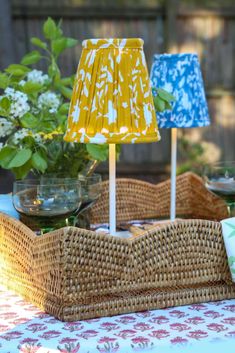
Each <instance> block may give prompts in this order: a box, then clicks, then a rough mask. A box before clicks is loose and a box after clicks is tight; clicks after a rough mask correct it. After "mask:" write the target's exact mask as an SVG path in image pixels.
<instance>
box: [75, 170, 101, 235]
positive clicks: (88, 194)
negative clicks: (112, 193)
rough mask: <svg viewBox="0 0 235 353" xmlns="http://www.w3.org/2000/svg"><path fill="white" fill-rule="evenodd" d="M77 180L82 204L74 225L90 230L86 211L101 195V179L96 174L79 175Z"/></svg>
mask: <svg viewBox="0 0 235 353" xmlns="http://www.w3.org/2000/svg"><path fill="white" fill-rule="evenodd" d="M78 180H79V181H80V183H81V188H82V202H81V205H80V208H79V210H78V212H77V213H76V217H77V220H76V222H75V225H76V226H78V227H81V228H86V229H90V221H89V217H88V212H87V211H88V210H89V209H90V208H91V206H92V205H93V204H94V202H95V201H96V200H97V199H98V197H99V196H100V194H101V190H102V184H101V181H102V178H101V175H100V174H97V173H94V174H92V175H90V176H86V175H83V174H79V175H78Z"/></svg>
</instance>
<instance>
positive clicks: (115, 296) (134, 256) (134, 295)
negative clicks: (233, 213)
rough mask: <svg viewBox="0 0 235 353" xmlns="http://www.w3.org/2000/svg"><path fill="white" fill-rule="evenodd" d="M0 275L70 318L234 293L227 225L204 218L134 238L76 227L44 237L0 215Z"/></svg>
mask: <svg viewBox="0 0 235 353" xmlns="http://www.w3.org/2000/svg"><path fill="white" fill-rule="evenodd" d="M0 273H1V277H0V278H1V282H3V283H4V284H5V285H6V284H7V285H8V287H9V288H10V289H13V290H15V291H16V292H17V293H19V294H21V295H22V296H23V297H25V298H26V299H28V300H30V301H31V302H32V303H34V304H36V305H37V306H39V307H40V308H42V309H43V310H45V311H46V312H48V313H50V314H52V315H54V316H55V317H57V318H59V319H61V320H64V321H73V320H81V319H89V318H94V317H100V316H110V315H117V314H121V313H128V312H134V311H142V310H149V309H154V308H163V307H168V306H175V305H184V304H190V303H197V302H204V301H211V300H213V301H214V300H221V299H225V298H234V297H235V285H233V284H232V282H231V279H230V272H229V268H228V265H227V257H226V252H225V249H224V244H223V239H222V234H221V226H220V223H217V222H212V221H205V220H183V221H179V222H174V223H170V224H169V225H167V226H164V227H162V228H159V227H157V228H154V229H151V230H149V231H146V233H144V234H142V235H141V236H137V237H133V238H130V239H121V238H118V237H112V236H107V235H105V234H101V233H95V232H92V231H87V230H84V229H79V228H74V227H67V228H62V229H59V230H57V231H54V232H51V233H47V234H45V235H43V236H40V237H37V236H36V235H35V234H34V233H33V232H32V231H31V230H30V229H28V228H27V227H26V226H25V225H23V224H22V223H21V222H19V221H17V220H15V219H13V218H11V217H8V216H6V215H5V214H0Z"/></svg>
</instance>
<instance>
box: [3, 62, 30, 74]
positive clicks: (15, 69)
mask: <svg viewBox="0 0 235 353" xmlns="http://www.w3.org/2000/svg"><path fill="white" fill-rule="evenodd" d="M5 71H6V72H8V73H9V74H11V75H13V76H23V75H25V74H26V73H27V72H29V71H30V69H29V68H28V67H27V66H24V65H20V64H12V65H10V66H8V68H6V69H5Z"/></svg>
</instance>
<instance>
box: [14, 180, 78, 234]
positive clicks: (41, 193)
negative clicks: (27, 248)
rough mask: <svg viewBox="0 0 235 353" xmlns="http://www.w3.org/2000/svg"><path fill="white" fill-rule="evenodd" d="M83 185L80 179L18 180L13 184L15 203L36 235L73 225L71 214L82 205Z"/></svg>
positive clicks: (21, 216)
mask: <svg viewBox="0 0 235 353" xmlns="http://www.w3.org/2000/svg"><path fill="white" fill-rule="evenodd" d="M81 201H82V197H81V184H80V182H79V180H77V178H74V179H73V178H48V179H46V178H44V179H43V178H42V179H36V180H33V179H30V180H29V179H28V180H17V181H15V182H14V184H13V205H14V207H15V209H16V210H17V212H18V213H19V214H20V220H21V221H22V222H23V223H25V224H26V225H27V226H28V227H29V228H31V229H32V230H33V231H34V232H36V234H38V235H40V234H43V233H45V232H48V231H51V230H54V229H58V228H61V227H64V226H68V225H70V224H69V216H70V215H71V214H73V213H74V212H76V211H77V210H78V209H79V208H80V205H81Z"/></svg>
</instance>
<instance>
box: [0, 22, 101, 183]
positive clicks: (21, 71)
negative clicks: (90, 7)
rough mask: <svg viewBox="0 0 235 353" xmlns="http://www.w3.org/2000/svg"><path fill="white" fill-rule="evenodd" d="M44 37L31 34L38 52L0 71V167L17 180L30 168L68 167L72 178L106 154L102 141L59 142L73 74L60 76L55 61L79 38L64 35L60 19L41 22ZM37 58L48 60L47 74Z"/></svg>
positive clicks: (54, 169) (49, 170)
mask: <svg viewBox="0 0 235 353" xmlns="http://www.w3.org/2000/svg"><path fill="white" fill-rule="evenodd" d="M43 35H44V37H45V39H44V40H43V41H42V40H41V39H39V38H35V37H34V38H31V43H32V44H33V45H35V46H36V47H38V49H39V50H33V51H31V52H30V53H28V54H26V55H25V56H24V57H23V58H22V60H21V62H20V64H12V65H10V66H8V67H7V68H6V69H5V70H4V72H0V89H1V90H2V94H1V95H0V139H1V141H4V142H1V143H0V166H1V167H2V168H4V169H10V170H11V171H12V172H13V173H14V174H15V176H16V178H17V179H22V178H24V177H25V176H26V175H27V174H28V173H29V172H30V171H32V172H34V173H36V174H43V173H60V172H64V171H66V173H67V175H68V176H71V177H75V176H77V174H78V172H80V171H81V170H82V169H84V167H85V166H86V165H87V164H88V163H89V161H91V160H99V161H103V160H106V159H107V156H108V147H107V146H106V145H89V144H88V145H83V144H72V143H67V142H65V141H63V135H64V133H65V129H66V121H67V115H68V109H69V101H70V98H71V95H72V86H73V80H74V76H69V77H62V75H61V72H60V68H59V65H58V59H59V57H60V55H61V54H62V53H63V52H64V51H65V50H66V49H67V48H71V47H74V46H76V45H77V40H75V39H73V38H67V37H65V36H64V34H63V31H62V27H61V21H60V22H59V23H58V24H57V23H55V21H53V20H52V19H51V18H48V19H47V21H46V22H45V23H44V25H43ZM41 60H43V61H46V63H47V69H46V72H42V71H41V70H37V69H35V68H33V67H32V66H33V65H34V64H37V63H38V62H40V61H41Z"/></svg>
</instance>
